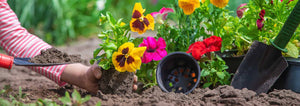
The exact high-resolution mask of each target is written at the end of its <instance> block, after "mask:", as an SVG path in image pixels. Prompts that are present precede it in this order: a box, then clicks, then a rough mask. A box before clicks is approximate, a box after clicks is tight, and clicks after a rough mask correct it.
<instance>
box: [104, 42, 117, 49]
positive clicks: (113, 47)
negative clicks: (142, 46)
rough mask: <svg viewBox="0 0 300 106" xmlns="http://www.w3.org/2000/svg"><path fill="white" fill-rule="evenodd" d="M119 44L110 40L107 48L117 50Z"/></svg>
mask: <svg viewBox="0 0 300 106" xmlns="http://www.w3.org/2000/svg"><path fill="white" fill-rule="evenodd" d="M117 48H118V47H117V45H116V44H115V43H112V42H109V43H107V44H106V45H105V49H111V50H117Z"/></svg>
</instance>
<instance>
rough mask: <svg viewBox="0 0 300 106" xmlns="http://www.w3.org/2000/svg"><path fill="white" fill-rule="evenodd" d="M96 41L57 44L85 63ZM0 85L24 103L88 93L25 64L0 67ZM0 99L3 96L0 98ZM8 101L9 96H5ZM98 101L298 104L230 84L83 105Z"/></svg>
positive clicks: (281, 93) (292, 96) (298, 97)
mask: <svg viewBox="0 0 300 106" xmlns="http://www.w3.org/2000/svg"><path fill="white" fill-rule="evenodd" d="M98 44H99V40H97V38H95V39H89V40H84V41H80V43H76V44H72V45H70V46H64V47H57V48H58V49H59V50H61V51H64V52H66V53H68V54H80V55H81V57H82V59H83V60H84V61H83V62H82V63H83V64H88V61H89V60H90V59H91V58H92V53H93V50H94V49H95V48H97V47H98ZM0 71H1V74H0V88H1V89H3V87H4V86H5V85H10V86H11V88H12V89H13V90H12V92H10V93H9V94H11V95H15V94H18V92H19V91H18V90H19V87H21V88H22V90H23V93H25V94H26V95H27V96H26V97H25V98H23V99H22V101H23V102H25V103H32V102H36V101H37V100H38V99H51V100H54V101H56V102H57V103H59V104H61V102H60V101H59V100H58V98H59V97H63V96H64V94H65V91H69V92H73V90H74V89H76V90H78V91H79V92H80V93H81V94H82V96H85V95H86V94H88V93H87V92H86V91H85V90H83V89H80V88H78V87H75V86H71V85H67V86H65V87H59V86H58V85H57V84H55V83H54V82H53V81H51V80H49V79H47V78H46V77H44V76H42V75H39V74H38V73H35V72H33V71H31V70H29V69H27V68H25V67H19V66H13V68H12V70H6V69H2V68H1V69H0ZM2 98H3V97H2ZM5 99H7V100H9V97H5ZM98 101H101V104H102V105H199V104H200V105H220V104H228V105H262V106H265V105H300V94H298V93H295V92H292V91H290V90H274V91H272V92H270V93H268V94H260V95H255V93H254V92H253V91H250V90H246V89H243V90H237V89H233V88H232V87H231V86H219V87H218V88H216V89H212V90H210V89H202V88H196V89H195V90H194V91H193V92H191V93H190V94H188V95H185V94H175V93H164V92H162V91H161V90H160V88H159V87H158V86H155V87H153V88H149V89H146V90H145V91H144V92H142V93H141V94H138V93H131V94H130V93H129V94H125V95H120V94H119V95H117V94H116V95H112V94H101V93H98V94H97V95H93V96H92V98H91V99H90V100H89V101H88V102H86V103H85V104H84V105H95V104H96V103H97V102H98Z"/></svg>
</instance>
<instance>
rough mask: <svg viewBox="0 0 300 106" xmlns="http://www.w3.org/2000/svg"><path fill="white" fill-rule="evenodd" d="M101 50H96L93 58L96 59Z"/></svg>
mask: <svg viewBox="0 0 300 106" xmlns="http://www.w3.org/2000/svg"><path fill="white" fill-rule="evenodd" d="M101 50H102V48H97V49H96V50H94V53H93V57H94V58H96V57H97V56H98V54H99V53H100V51H101Z"/></svg>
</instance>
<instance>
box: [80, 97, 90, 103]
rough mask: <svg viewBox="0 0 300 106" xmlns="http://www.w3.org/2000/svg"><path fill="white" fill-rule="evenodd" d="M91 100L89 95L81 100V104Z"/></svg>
mask: <svg viewBox="0 0 300 106" xmlns="http://www.w3.org/2000/svg"><path fill="white" fill-rule="evenodd" d="M90 99H91V95H87V96H85V97H84V98H82V99H81V103H84V102H86V101H89V100H90Z"/></svg>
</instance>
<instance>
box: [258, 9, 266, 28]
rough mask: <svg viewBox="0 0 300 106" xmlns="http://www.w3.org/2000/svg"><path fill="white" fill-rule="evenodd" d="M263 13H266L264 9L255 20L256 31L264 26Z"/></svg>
mask: <svg viewBox="0 0 300 106" xmlns="http://www.w3.org/2000/svg"><path fill="white" fill-rule="evenodd" d="M265 13H266V11H265V10H264V9H262V10H261V11H260V13H259V19H257V20H256V25H257V28H258V30H261V29H262V27H263V26H264V24H263V21H264V20H265V19H264V16H265Z"/></svg>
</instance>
